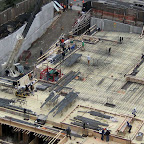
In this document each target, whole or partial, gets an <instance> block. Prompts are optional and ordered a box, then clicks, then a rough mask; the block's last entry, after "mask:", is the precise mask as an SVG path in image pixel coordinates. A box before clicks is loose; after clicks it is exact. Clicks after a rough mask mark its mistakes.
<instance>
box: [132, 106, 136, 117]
mask: <svg viewBox="0 0 144 144" xmlns="http://www.w3.org/2000/svg"><path fill="white" fill-rule="evenodd" d="M136 113H137V111H136V108H134V109H133V110H132V114H133V115H134V117H136Z"/></svg>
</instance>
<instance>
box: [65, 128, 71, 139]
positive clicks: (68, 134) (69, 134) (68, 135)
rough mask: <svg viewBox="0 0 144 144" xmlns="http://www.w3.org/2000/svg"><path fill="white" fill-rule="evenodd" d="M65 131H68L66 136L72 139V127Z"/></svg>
mask: <svg viewBox="0 0 144 144" xmlns="http://www.w3.org/2000/svg"><path fill="white" fill-rule="evenodd" d="M65 131H66V136H67V137H69V138H70V139H71V129H70V127H68V128H67V129H66V130H65Z"/></svg>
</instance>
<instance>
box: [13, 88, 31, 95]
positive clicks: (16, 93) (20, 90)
mask: <svg viewBox="0 0 144 144" xmlns="http://www.w3.org/2000/svg"><path fill="white" fill-rule="evenodd" d="M15 95H16V96H19V97H27V96H29V95H30V92H29V91H26V90H25V88H21V89H19V90H17V91H16V92H15Z"/></svg>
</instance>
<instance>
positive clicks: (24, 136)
mask: <svg viewBox="0 0 144 144" xmlns="http://www.w3.org/2000/svg"><path fill="white" fill-rule="evenodd" d="M28 140H29V136H28V135H27V134H25V133H23V143H24V144H28Z"/></svg>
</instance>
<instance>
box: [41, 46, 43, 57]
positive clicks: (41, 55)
mask: <svg viewBox="0 0 144 144" xmlns="http://www.w3.org/2000/svg"><path fill="white" fill-rule="evenodd" d="M42 55H43V49H42V48H41V49H40V57H41V56H42Z"/></svg>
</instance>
